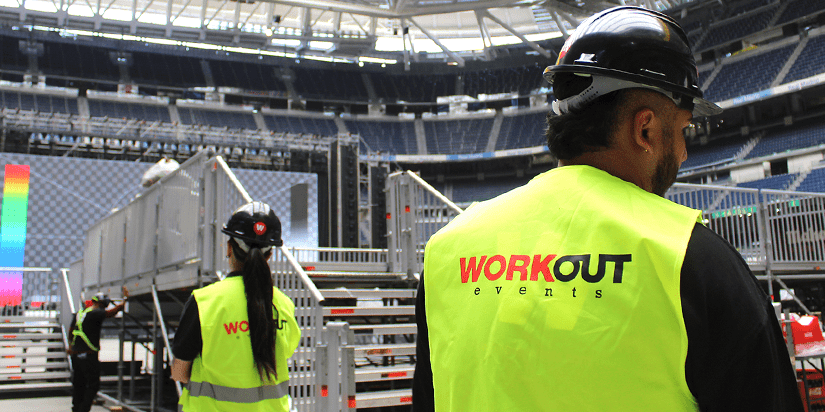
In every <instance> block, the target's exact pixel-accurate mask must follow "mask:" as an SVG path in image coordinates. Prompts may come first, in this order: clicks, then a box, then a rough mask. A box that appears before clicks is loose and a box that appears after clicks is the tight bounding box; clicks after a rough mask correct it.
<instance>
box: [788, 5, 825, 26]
mask: <svg viewBox="0 0 825 412" xmlns="http://www.w3.org/2000/svg"><path fill="white" fill-rule="evenodd" d="M787 3H788V5H787V7H785V11H783V12H782V16H780V17H779V19H778V20H777V21H776V26H780V25H783V24H785V23H788V22H790V21H794V20H796V19H798V18H800V17H804V16H810V15H814V14H816V12H818V11H821V10H825V2H823V1H822V0H791V1H788V2H787Z"/></svg>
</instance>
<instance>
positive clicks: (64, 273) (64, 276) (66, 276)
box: [60, 268, 77, 313]
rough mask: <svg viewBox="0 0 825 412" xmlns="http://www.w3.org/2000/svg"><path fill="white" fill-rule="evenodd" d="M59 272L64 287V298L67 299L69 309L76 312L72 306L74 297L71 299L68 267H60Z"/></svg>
mask: <svg viewBox="0 0 825 412" xmlns="http://www.w3.org/2000/svg"><path fill="white" fill-rule="evenodd" d="M60 273H61V274H62V276H61V280H63V286H64V288H65V289H66V299H68V300H69V302H68V303H69V309H71V311H72V313H75V312H77V310H75V307H74V299H72V297H73V295H72V286H71V285H69V269H65V268H64V269H60Z"/></svg>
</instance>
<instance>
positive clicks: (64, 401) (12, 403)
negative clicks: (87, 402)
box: [0, 396, 109, 412]
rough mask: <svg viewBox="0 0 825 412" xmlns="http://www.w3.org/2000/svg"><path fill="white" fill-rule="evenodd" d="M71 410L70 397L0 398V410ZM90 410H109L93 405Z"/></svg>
mask: <svg viewBox="0 0 825 412" xmlns="http://www.w3.org/2000/svg"><path fill="white" fill-rule="evenodd" d="M71 410H72V397H71V396H59V397H54V398H29V399H6V400H0V411H15V412H68V411H71ZM91 412H109V408H104V407H102V406H100V405H93V406H92V411H91Z"/></svg>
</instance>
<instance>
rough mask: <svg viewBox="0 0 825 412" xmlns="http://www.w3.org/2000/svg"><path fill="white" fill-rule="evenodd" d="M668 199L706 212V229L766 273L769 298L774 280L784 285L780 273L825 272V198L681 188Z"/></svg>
mask: <svg viewBox="0 0 825 412" xmlns="http://www.w3.org/2000/svg"><path fill="white" fill-rule="evenodd" d="M666 197H667V198H668V199H670V200H671V201H673V202H675V203H679V204H682V205H685V206H688V207H691V208H694V209H699V210H702V219H703V222H704V224H705V225H707V227H708V228H710V229H712V230H713V231H714V232H716V233H718V234H719V235H721V236H722V237H723V238H725V239H726V240H727V241H728V242H730V243H731V245H733V246H734V247H735V248H736V249H737V250H738V251H739V253H741V254H742V257H743V258H744V259H745V261H746V262H747V263H748V265H749V266H750V267H751V269H752V270H754V271H755V272H764V277H765V278H766V279H767V280H768V281H769V282H768V291H769V293H770V294H773V281H774V280H776V281H777V282H779V283H780V285H782V286H783V287H784V286H785V285H784V283H783V282H782V280H781V279H779V278H776V276H775V275H776V274H777V273H782V272H785V273H788V272H819V273H820V274H821V273H823V272H824V271H825V269H823V268H825V194H822V193H804V192H789V191H781V190H767V189H746V188H736V187H726V186H712V185H692V184H679V183H677V184H675V185H673V187H672V188H671V190H670V191H668V193H667V194H666ZM804 276H806V277H808V278H810V279H814V278H816V277H817V276H820V275H811V274H808V275H804Z"/></svg>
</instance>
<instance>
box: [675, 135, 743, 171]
mask: <svg viewBox="0 0 825 412" xmlns="http://www.w3.org/2000/svg"><path fill="white" fill-rule="evenodd" d="M744 145H745V142H743V141H741V140H737V141H735V142H730V143H724V144H716V145H714V146H711V147H695V146H691V147H688V157H687V160H685V162H684V163H682V168H681V170H683V171H684V170H688V169H693V168H697V167H700V166H704V165H710V164H714V163H717V162H721V161H723V160H728V159H733V157H734V156H736V154H737V153H739V151H740V150H742V147H743V146H744Z"/></svg>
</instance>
